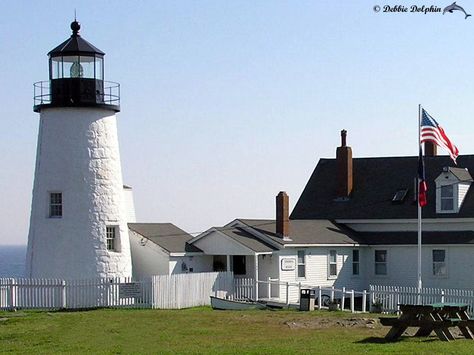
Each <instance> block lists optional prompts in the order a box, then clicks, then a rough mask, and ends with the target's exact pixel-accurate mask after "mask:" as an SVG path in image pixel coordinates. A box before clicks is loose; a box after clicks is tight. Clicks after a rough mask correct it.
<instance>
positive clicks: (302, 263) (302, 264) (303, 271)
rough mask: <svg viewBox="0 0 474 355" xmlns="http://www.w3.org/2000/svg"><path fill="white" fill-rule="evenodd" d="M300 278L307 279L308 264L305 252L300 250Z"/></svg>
mask: <svg viewBox="0 0 474 355" xmlns="http://www.w3.org/2000/svg"><path fill="white" fill-rule="evenodd" d="M298 277H306V264H305V252H304V250H298Z"/></svg>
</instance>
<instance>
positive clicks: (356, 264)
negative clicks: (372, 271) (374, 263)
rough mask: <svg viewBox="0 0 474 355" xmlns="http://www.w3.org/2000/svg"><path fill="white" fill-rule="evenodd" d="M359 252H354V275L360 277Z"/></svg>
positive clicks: (355, 250)
mask: <svg viewBox="0 0 474 355" xmlns="http://www.w3.org/2000/svg"><path fill="white" fill-rule="evenodd" d="M359 263H360V261H359V250H357V249H354V250H352V275H359V265H360V264H359Z"/></svg>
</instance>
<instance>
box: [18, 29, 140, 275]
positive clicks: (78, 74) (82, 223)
mask: <svg viewBox="0 0 474 355" xmlns="http://www.w3.org/2000/svg"><path fill="white" fill-rule="evenodd" d="M71 29H72V35H71V37H70V38H68V39H67V40H66V41H64V42H63V43H61V44H60V45H59V46H57V47H56V48H54V49H53V50H52V51H50V52H49V53H48V56H49V81H48V82H40V83H36V84H35V105H34V111H35V112H38V113H39V114H40V122H39V133H38V147H37V154H36V169H35V179H34V186H33V201H32V206H31V219H30V230H29V235H28V252H27V260H26V273H27V276H28V277H42V278H63V279H85V278H95V277H122V276H131V274H132V270H131V269H132V266H131V258H130V243H129V237H128V227H127V221H126V211H125V208H124V195H123V182H122V171H121V166H120V154H119V145H118V138H117V122H116V116H115V114H116V113H117V112H119V111H120V90H119V84H117V83H110V82H105V81H104V54H105V53H104V52H102V51H100V50H99V49H97V48H96V47H94V46H93V45H92V44H90V43H89V42H87V41H86V40H84V39H83V38H82V37H81V36H80V35H79V30H80V25H79V23H78V22H77V21H74V22H73V23H72V24H71Z"/></svg>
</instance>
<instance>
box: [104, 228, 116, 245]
mask: <svg viewBox="0 0 474 355" xmlns="http://www.w3.org/2000/svg"><path fill="white" fill-rule="evenodd" d="M105 234H106V240H107V250H111V251H117V249H116V242H115V240H116V236H117V227H116V226H107V227H106V232H105Z"/></svg>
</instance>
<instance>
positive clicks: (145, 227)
mask: <svg viewBox="0 0 474 355" xmlns="http://www.w3.org/2000/svg"><path fill="white" fill-rule="evenodd" d="M128 228H129V235H130V248H131V253H132V268H133V275H134V276H135V277H137V278H139V279H142V278H145V277H148V276H151V275H171V274H180V273H188V272H206V271H211V270H212V257H211V256H208V255H205V254H204V253H203V252H202V250H200V249H199V248H197V247H196V246H194V245H191V244H188V242H189V241H190V240H191V239H192V236H191V235H190V234H188V233H186V232H185V231H183V230H182V229H180V228H178V227H176V226H175V225H174V224H172V223H129V224H128Z"/></svg>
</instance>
